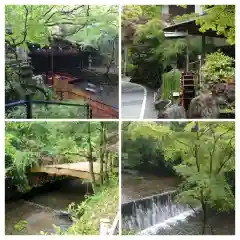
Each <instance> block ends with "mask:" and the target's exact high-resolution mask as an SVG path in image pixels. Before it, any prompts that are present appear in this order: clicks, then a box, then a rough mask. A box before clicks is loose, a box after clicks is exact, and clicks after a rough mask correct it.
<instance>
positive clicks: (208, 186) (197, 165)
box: [130, 122, 235, 234]
mask: <svg viewBox="0 0 240 240" xmlns="http://www.w3.org/2000/svg"><path fill="white" fill-rule="evenodd" d="M130 132H131V134H132V136H133V137H137V136H139V135H140V134H141V135H142V134H144V135H145V136H151V137H154V138H155V139H158V141H161V143H162V146H163V147H162V149H163V152H164V157H165V159H167V160H168V161H173V160H174V159H177V158H179V157H180V158H181V159H182V161H181V163H179V164H178V165H177V166H176V167H175V169H176V172H177V173H178V174H179V175H180V176H181V177H182V178H183V179H184V181H183V184H182V186H181V189H180V194H179V195H178V199H179V201H180V202H184V203H187V204H190V205H193V206H199V205H200V206H201V209H202V234H205V232H206V226H207V224H208V222H207V220H208V217H209V211H210V209H211V208H215V209H217V210H218V211H228V210H231V209H234V207H235V200H234V195H233V192H232V190H231V186H230V185H229V183H228V181H227V179H226V174H227V173H229V172H231V171H234V170H235V123H234V122H222V123H210V122H197V123H195V122H191V123H189V124H187V126H186V127H185V128H184V131H181V132H176V131H172V130H170V128H169V126H167V125H157V124H154V123H142V124H133V125H132V126H131V129H130Z"/></svg>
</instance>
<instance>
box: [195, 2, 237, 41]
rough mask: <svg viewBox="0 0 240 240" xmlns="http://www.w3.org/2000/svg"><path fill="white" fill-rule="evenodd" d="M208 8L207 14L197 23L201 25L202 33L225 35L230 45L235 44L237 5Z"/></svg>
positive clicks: (207, 6)
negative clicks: (210, 31) (214, 32)
mask: <svg viewBox="0 0 240 240" xmlns="http://www.w3.org/2000/svg"><path fill="white" fill-rule="evenodd" d="M206 8H207V10H206V12H207V14H206V15H204V16H202V17H199V18H198V19H197V23H198V24H200V25H201V28H200V31H202V32H205V31H207V30H213V31H216V33H217V34H219V35H224V36H225V37H226V38H227V40H228V42H229V44H231V45H233V44H235V25H236V24H235V5H213V6H211V7H210V8H209V5H206V6H205V9H206Z"/></svg>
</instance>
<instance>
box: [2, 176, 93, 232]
mask: <svg viewBox="0 0 240 240" xmlns="http://www.w3.org/2000/svg"><path fill="white" fill-rule="evenodd" d="M89 189H90V186H88V185H87V184H86V183H85V184H84V183H83V182H82V181H81V180H79V179H70V180H66V181H60V182H59V183H57V184H51V186H49V187H48V189H47V190H46V189H45V190H44V191H42V192H40V193H38V194H33V196H29V194H28V195H26V196H23V197H21V198H20V199H18V200H12V201H6V203H5V234H6V235H39V234H40V231H43V232H45V233H48V234H52V233H55V228H54V227H53V224H54V225H56V226H60V227H61V229H63V230H66V229H67V228H69V227H70V226H71V224H72V219H71V217H69V215H67V214H66V215H65V214H62V212H61V211H64V212H66V211H67V208H68V205H69V204H70V203H72V202H75V203H76V204H78V203H80V202H81V201H83V200H84V199H85V198H84V195H85V193H86V192H87V191H91V190H89ZM20 221H26V225H25V227H24V229H23V230H22V231H20V230H19V229H16V227H15V226H16V224H18V223H19V222H20Z"/></svg>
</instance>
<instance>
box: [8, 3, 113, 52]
mask: <svg viewBox="0 0 240 240" xmlns="http://www.w3.org/2000/svg"><path fill="white" fill-rule="evenodd" d="M117 10H118V6H114V5H112V6H104V5H102V6H101V7H99V6H96V5H91V6H89V5H71V6H66V5H65V6H64V5H6V7H5V20H6V23H5V25H6V27H7V28H8V29H11V32H12V33H11V34H9V33H8V32H6V34H5V38H6V40H7V41H8V42H10V43H11V44H12V45H13V46H14V45H15V44H18V43H20V44H19V45H20V46H22V47H25V48H26V47H27V46H26V43H27V42H32V43H38V44H40V45H41V46H44V45H47V44H48V41H49V39H50V38H49V37H53V36H56V37H61V38H66V39H67V40H70V41H74V42H77V43H79V44H82V45H83V46H87V45H91V46H95V47H96V44H97V42H98V41H99V39H100V38H102V37H103V36H105V35H114V36H116V35H117V30H118V21H117V17H118V11H117Z"/></svg>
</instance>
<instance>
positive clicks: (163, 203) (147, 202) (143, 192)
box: [122, 173, 235, 235]
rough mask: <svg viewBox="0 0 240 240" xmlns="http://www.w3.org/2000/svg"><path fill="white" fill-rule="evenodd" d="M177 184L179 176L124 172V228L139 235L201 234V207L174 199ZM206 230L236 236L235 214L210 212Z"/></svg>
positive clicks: (210, 232)
mask: <svg viewBox="0 0 240 240" xmlns="http://www.w3.org/2000/svg"><path fill="white" fill-rule="evenodd" d="M178 183H179V180H178V179H176V178H162V177H161V178H160V177H155V176H150V175H144V176H143V175H140V174H139V173H136V174H134V175H130V174H122V203H123V204H122V228H123V231H124V230H125V231H127V232H134V233H135V234H137V235H199V234H202V213H201V211H200V209H199V208H195V209H192V208H190V207H189V206H184V205H181V204H178V203H176V202H175V201H174V197H173V196H174V191H171V190H172V189H174V188H176V186H177V184H178ZM157 192H158V193H157ZM210 226H211V227H210ZM205 233H206V234H209V235H212V234H214V235H215V234H216V235H234V234H235V213H233V212H232V213H229V214H228V213H216V212H210V213H209V218H208V226H207V227H206V232H205Z"/></svg>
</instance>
